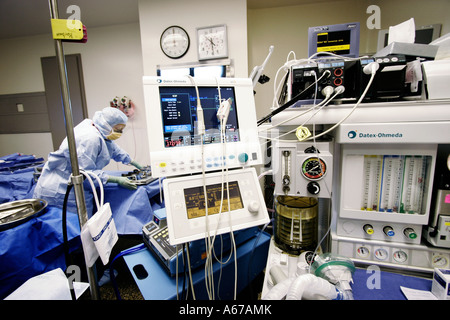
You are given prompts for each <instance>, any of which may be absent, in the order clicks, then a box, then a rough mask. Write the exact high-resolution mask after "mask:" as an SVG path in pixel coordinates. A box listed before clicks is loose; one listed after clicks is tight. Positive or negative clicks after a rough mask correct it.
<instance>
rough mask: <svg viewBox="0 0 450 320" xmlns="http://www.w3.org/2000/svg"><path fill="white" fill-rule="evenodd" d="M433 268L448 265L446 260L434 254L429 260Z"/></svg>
mask: <svg viewBox="0 0 450 320" xmlns="http://www.w3.org/2000/svg"><path fill="white" fill-rule="evenodd" d="M431 263H432V264H433V267H446V266H447V265H448V259H447V258H446V257H444V256H443V255H441V254H436V255H434V256H433V258H431Z"/></svg>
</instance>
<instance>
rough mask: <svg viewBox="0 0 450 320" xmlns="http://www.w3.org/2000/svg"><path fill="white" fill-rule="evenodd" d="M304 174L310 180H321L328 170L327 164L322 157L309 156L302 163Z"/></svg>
mask: <svg viewBox="0 0 450 320" xmlns="http://www.w3.org/2000/svg"><path fill="white" fill-rule="evenodd" d="M301 170H302V175H303V176H304V177H305V178H306V179H308V180H319V179H322V178H323V177H324V175H325V174H326V172H327V165H326V163H325V161H323V159H321V158H315V157H311V158H307V159H305V160H304V161H303V163H302V168H301Z"/></svg>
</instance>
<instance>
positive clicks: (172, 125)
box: [159, 86, 239, 148]
mask: <svg viewBox="0 0 450 320" xmlns="http://www.w3.org/2000/svg"><path fill="white" fill-rule="evenodd" d="M220 89H221V90H220V95H221V96H220V98H221V99H222V101H223V100H227V99H229V98H231V101H232V104H231V108H230V114H229V116H228V121H227V123H226V130H225V140H226V142H236V141H239V125H238V120H237V114H236V99H235V95H234V88H233V87H223V88H220ZM198 91H199V96H200V103H201V106H202V109H203V117H204V121H205V135H204V137H203V142H202V140H201V137H200V136H199V135H198V134H197V92H196V89H195V87H192V86H191V87H178V86H174V87H163V86H162V87H160V88H159V95H160V102H161V111H162V112H161V113H162V122H163V132H164V146H165V148H173V147H182V146H193V145H201V144H202V143H203V144H210V143H220V129H221V128H220V121H219V120H218V119H217V115H216V114H217V110H218V109H219V106H220V102H219V92H218V88H217V87H198Z"/></svg>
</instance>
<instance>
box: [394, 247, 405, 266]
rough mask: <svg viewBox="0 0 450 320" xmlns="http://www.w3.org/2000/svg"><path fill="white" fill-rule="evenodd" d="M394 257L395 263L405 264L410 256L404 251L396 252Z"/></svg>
mask: <svg viewBox="0 0 450 320" xmlns="http://www.w3.org/2000/svg"><path fill="white" fill-rule="evenodd" d="M392 257H393V258H394V261H395V262H398V263H405V262H406V260H408V255H407V254H406V252H405V251H402V250H397V251H395V252H394V254H393V255H392Z"/></svg>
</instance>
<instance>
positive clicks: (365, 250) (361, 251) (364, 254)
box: [356, 246, 370, 258]
mask: <svg viewBox="0 0 450 320" xmlns="http://www.w3.org/2000/svg"><path fill="white" fill-rule="evenodd" d="M356 252H357V253H358V255H359V256H360V257H362V258H367V257H368V256H369V254H370V251H369V249H368V248H367V247H364V246H361V247H359V248H358V249H356Z"/></svg>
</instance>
